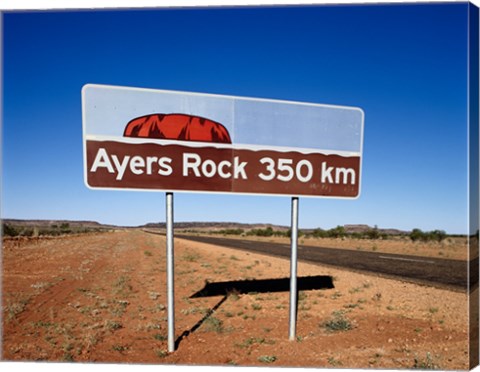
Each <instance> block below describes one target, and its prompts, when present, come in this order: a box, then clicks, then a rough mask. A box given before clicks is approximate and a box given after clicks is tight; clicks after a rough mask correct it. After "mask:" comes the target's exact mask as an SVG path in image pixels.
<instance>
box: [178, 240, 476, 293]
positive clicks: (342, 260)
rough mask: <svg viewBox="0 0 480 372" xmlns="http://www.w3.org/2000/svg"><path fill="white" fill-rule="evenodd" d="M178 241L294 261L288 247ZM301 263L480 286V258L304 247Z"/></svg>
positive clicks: (458, 287) (445, 285)
mask: <svg viewBox="0 0 480 372" xmlns="http://www.w3.org/2000/svg"><path fill="white" fill-rule="evenodd" d="M176 238H182V239H188V240H192V241H197V242H203V243H209V244H215V245H220V246H225V247H228V248H236V249H241V250H246V251H251V252H256V253H264V254H268V255H273V256H278V257H287V258H289V257H290V245H288V244H280V243H272V242H257V241H250V240H240V239H227V238H217V237H209V236H192V235H176ZM298 259H299V260H301V261H306V262H311V263H317V264H325V265H329V266H335V267H342V268H348V269H350V270H354V271H361V272H369V273H374V274H378V275H382V276H386V277H390V278H395V279H400V280H404V281H410V282H415V283H420V284H425V285H431V286H435V287H440V288H448V289H451V290H455V291H467V286H468V281H469V279H470V283H471V287H472V286H475V285H478V258H476V259H475V260H472V261H470V262H468V261H461V260H448V259H441V258H430V257H418V256H409V255H398V254H387V253H376V252H363V251H355V250H346V249H336V248H320V247H311V246H305V245H302V246H299V250H298ZM469 267H470V270H469ZM468 274H470V275H468ZM469 277H470V278H469Z"/></svg>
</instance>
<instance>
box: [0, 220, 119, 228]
mask: <svg viewBox="0 0 480 372" xmlns="http://www.w3.org/2000/svg"><path fill="white" fill-rule="evenodd" d="M2 223H5V224H7V225H12V226H25V227H38V228H44V227H52V226H61V225H66V224H68V225H69V226H70V227H72V228H80V227H81V228H107V229H112V228H116V227H118V226H114V225H104V224H101V223H99V222H96V221H71V220H20V219H13V218H6V219H2Z"/></svg>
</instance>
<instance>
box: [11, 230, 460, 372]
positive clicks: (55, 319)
mask: <svg viewBox="0 0 480 372" xmlns="http://www.w3.org/2000/svg"><path fill="white" fill-rule="evenodd" d="M165 267H166V264H165V238H164V237H162V236H158V235H152V234H147V233H144V232H141V231H133V230H129V231H118V232H112V233H104V234H92V235H77V236H70V237H59V238H51V239H38V240H26V241H16V240H5V241H4V244H3V291H2V299H3V303H2V306H3V308H2V309H3V331H4V332H3V343H2V352H3V359H4V360H17V361H18V360H22V361H39V360H48V361H74V362H115V363H124V362H125V363H126V362H128V363H155V364H195V365H243V366H252V365H255V366H276V367H280V366H301V367H329V368H332V367H342V368H369V367H372V368H395V369H397V368H433V367H436V368H440V369H457V370H458V369H468V339H467V335H468V312H467V309H468V298H467V295H466V294H465V293H458V292H452V291H448V290H442V289H436V288H431V287H426V286H419V285H415V284H411V283H404V282H401V281H396V280H390V279H383V278H378V277H376V276H374V275H364V274H359V273H351V272H348V271H347V270H340V269H334V268H327V267H322V266H319V265H313V264H306V263H299V266H298V273H299V276H316V275H322V276H330V277H331V278H332V279H333V284H334V288H332V289H326V288H323V289H322V288H320V289H315V290H309V291H302V292H300V293H299V306H298V321H297V340H296V341H288V340H287V338H288V307H289V302H288V301H289V300H288V298H289V297H288V296H289V294H288V292H266V293H265V292H251V293H247V294H235V293H233V294H231V295H230V296H228V297H227V298H224V297H223V296H214V297H203V298H190V296H192V295H193V294H194V293H196V292H197V291H199V290H201V289H202V288H203V287H204V285H205V282H206V281H208V282H210V283H214V282H225V281H232V280H245V279H251V280H253V279H274V278H288V277H289V261H288V260H284V259H280V258H272V257H268V256H262V255H257V254H252V253H247V252H241V251H236V250H232V249H227V248H221V247H215V246H212V245H207V244H201V243H194V242H189V241H183V240H176V241H175V290H176V293H175V299H176V309H175V312H176V327H175V332H176V337H180V336H181V335H182V334H183V333H184V332H188V331H191V330H192V329H193V328H194V327H195V325H196V324H200V326H199V327H198V329H195V330H194V331H193V332H190V334H188V335H186V336H185V337H183V338H182V339H181V341H180V342H179V346H178V349H177V351H175V352H174V353H172V354H168V353H167V352H166V349H167V342H166V335H167V321H166V316H167V312H166V293H165V292H166V284H165V278H166V273H165ZM222 301H223V302H222ZM216 305H218V306H217V307H216ZM215 307H216V310H215V311H214V312H213V313H212V314H211V315H210V316H209V317H206V319H204V318H205V316H206V315H207V314H208V313H209V311H210V310H211V309H213V308H215ZM202 319H204V321H203V322H201V321H202Z"/></svg>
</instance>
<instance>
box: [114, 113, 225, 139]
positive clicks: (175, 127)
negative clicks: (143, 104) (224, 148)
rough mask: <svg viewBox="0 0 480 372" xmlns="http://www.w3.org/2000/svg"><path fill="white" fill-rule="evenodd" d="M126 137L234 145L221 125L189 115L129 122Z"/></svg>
mask: <svg viewBox="0 0 480 372" xmlns="http://www.w3.org/2000/svg"><path fill="white" fill-rule="evenodd" d="M123 136H124V137H140V138H157V139H169V140H179V141H199V142H214V143H232V140H231V138H230V134H229V133H228V130H227V129H226V128H225V127H224V126H223V125H222V124H220V123H217V122H215V121H213V120H210V119H206V118H203V117H200V116H192V115H187V114H151V115H145V116H140V117H138V118H135V119H133V120H130V122H128V124H127V126H126V127H125V131H124V133H123Z"/></svg>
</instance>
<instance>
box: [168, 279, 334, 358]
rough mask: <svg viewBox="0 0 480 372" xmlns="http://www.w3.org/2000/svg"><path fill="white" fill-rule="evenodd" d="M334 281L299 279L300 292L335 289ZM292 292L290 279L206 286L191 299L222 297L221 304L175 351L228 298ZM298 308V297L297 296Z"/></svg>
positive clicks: (179, 338)
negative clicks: (237, 295)
mask: <svg viewBox="0 0 480 372" xmlns="http://www.w3.org/2000/svg"><path fill="white" fill-rule="evenodd" d="M333 288H335V286H334V285H333V279H332V277H331V276H328V275H317V276H306V277H299V278H298V283H297V290H298V291H311V290H316V289H317V290H319V289H333ZM289 290H290V278H280V279H254V280H234V281H228V282H216V283H208V282H207V283H206V284H205V286H204V287H203V288H202V289H201V290H200V291H198V292H196V293H194V294H193V295H191V296H190V297H189V298H202V297H215V296H222V298H221V299H220V301H219V302H217V303H216V304H215V306H214V307H212V308H211V309H209V310H208V312H207V313H206V314H205V316H204V317H203V318H202V319H200V320H199V321H198V322H197V323H196V324H195V325H194V326H193V327H192V328H190V329H189V330H187V331H184V332H183V333H182V334H181V335H180V336H179V337H178V338H177V340H176V341H175V349H177V348H178V346H179V345H180V342H182V340H183V339H184V338H185V337H187V336H188V335H190V334H191V333H193V332H195V331H196V330H197V329H198V328H200V327H201V326H202V324H203V323H204V322H205V321H206V320H207V319H208V318H209V317H210V316H211V315H212V314H213V313H214V312H215V311H217V310H218V308H219V307H220V306H221V305H222V304H223V303H224V302H225V301H226V300H227V299H228V297H229V296H230V295H231V294H233V293H235V294H247V293H269V292H288V291H289ZM297 306H298V296H297Z"/></svg>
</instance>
